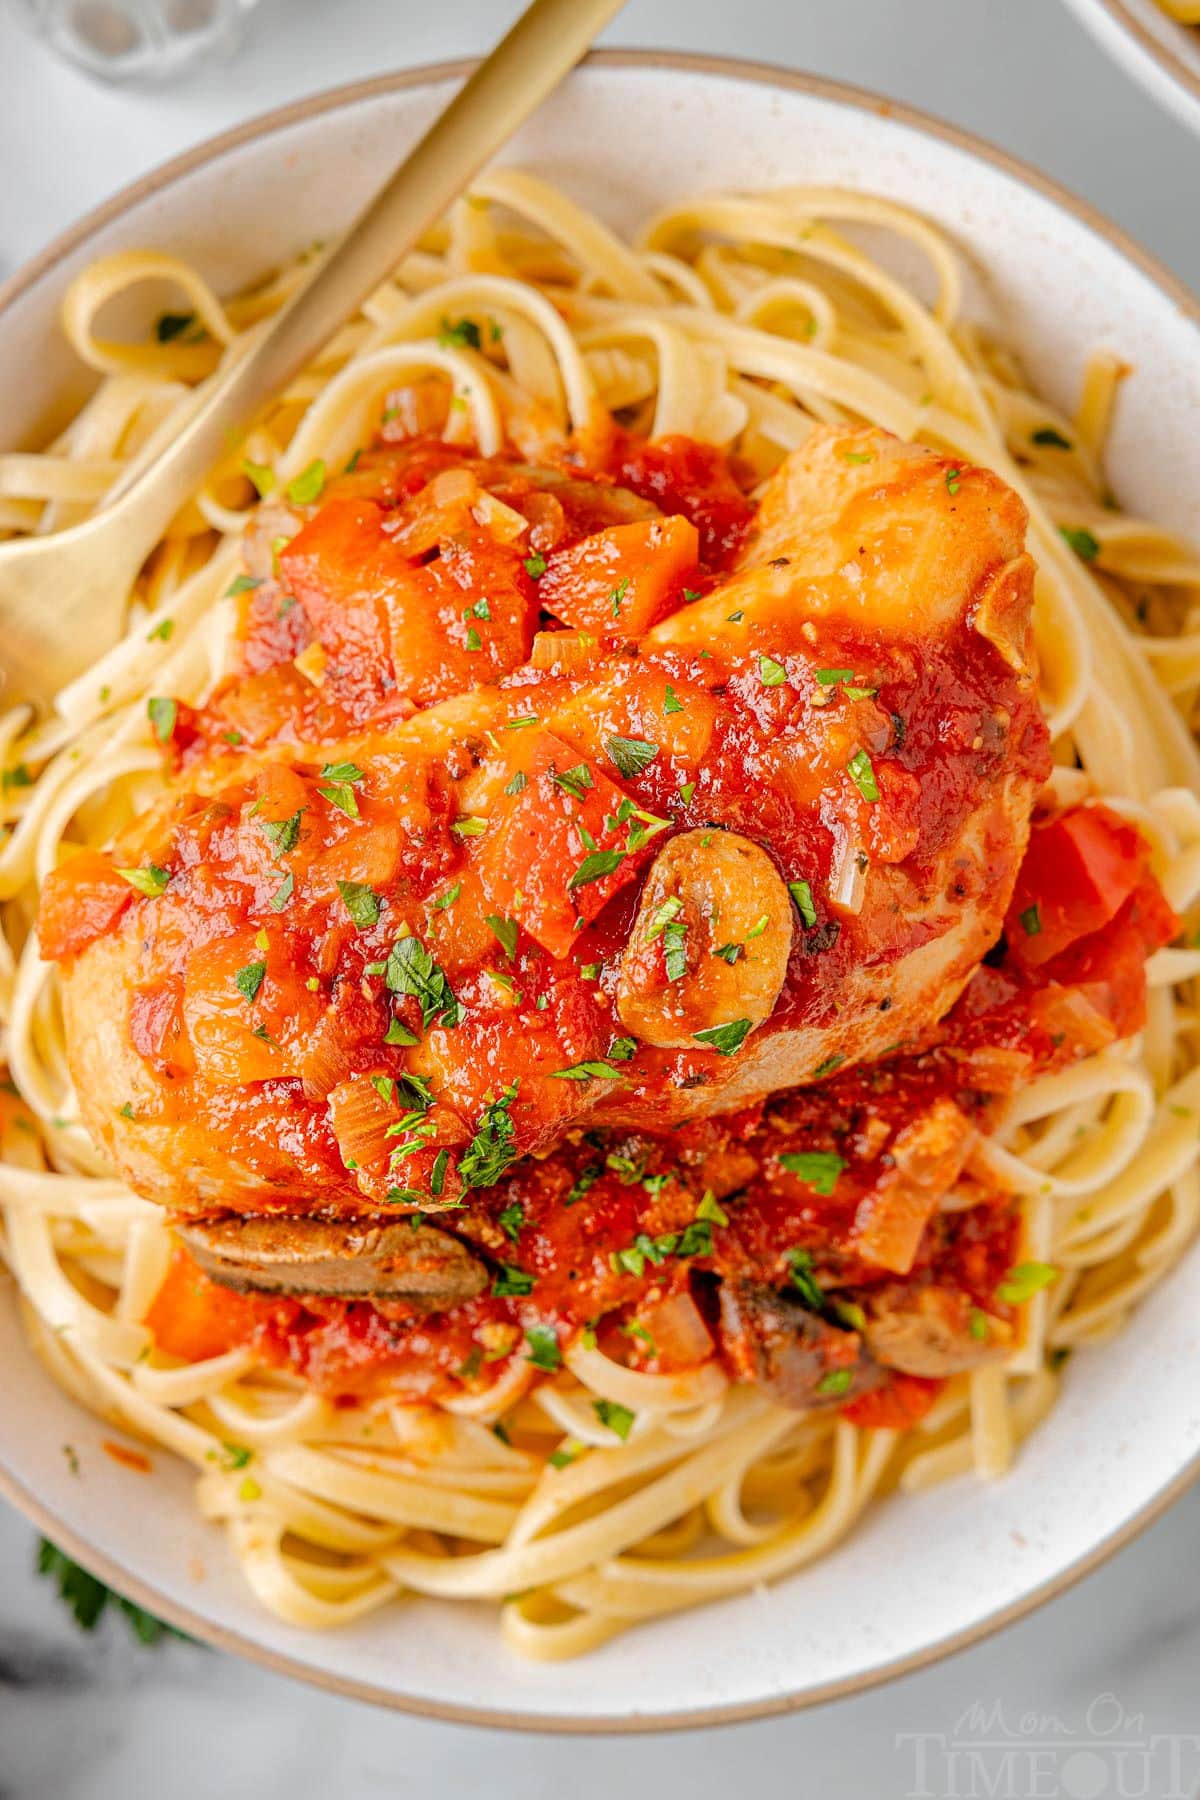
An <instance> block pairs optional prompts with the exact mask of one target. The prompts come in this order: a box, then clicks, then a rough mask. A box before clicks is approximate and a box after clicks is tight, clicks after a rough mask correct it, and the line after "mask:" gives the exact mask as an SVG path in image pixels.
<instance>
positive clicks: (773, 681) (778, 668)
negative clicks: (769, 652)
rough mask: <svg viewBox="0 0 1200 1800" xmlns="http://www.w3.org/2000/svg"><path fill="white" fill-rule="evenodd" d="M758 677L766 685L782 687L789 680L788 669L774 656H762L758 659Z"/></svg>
mask: <svg viewBox="0 0 1200 1800" xmlns="http://www.w3.org/2000/svg"><path fill="white" fill-rule="evenodd" d="M758 678H759V680H760V681H761V682H762V684H763V686H764V687H782V686H783V683H784V682H785V681H786V680H787V670H786V669H785V668H784V666H783V664H782V663H781V662H776V661H775V658H774V657H773V656H760V657H759V659H758Z"/></svg>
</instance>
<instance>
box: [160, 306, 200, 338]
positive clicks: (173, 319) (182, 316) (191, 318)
mask: <svg viewBox="0 0 1200 1800" xmlns="http://www.w3.org/2000/svg"><path fill="white" fill-rule="evenodd" d="M195 323H196V315H195V313H190V312H187V313H160V314H159V316H158V318H157V319H156V320H155V322H154V335H155V337H156V338H157V339H158V341H159V343H160V344H169V343H170V342H171V341H172V339H173V338H177V337H182V336H183V334H184V332H185V331H189V330H190V329H191V327H192V326H193V325H194V324H195Z"/></svg>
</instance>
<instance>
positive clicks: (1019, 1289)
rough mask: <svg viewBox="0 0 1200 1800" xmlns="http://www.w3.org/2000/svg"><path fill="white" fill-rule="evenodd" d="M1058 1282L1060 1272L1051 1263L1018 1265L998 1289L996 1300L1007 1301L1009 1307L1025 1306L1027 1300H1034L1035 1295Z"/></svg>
mask: <svg viewBox="0 0 1200 1800" xmlns="http://www.w3.org/2000/svg"><path fill="white" fill-rule="evenodd" d="M1057 1280H1058V1270H1057V1269H1055V1268H1052V1267H1051V1265H1050V1264H1049V1263H1043V1262H1027V1263H1018V1264H1017V1265H1016V1267H1015V1268H1013V1269H1010V1270H1009V1271H1008V1274H1007V1275H1006V1276H1005V1277H1004V1280H1003V1281H1002V1282H1001V1283H1000V1286H999V1287H998V1288H997V1289H996V1298H997V1299H998V1300H1005V1301H1007V1302H1008V1304H1009V1306H1023V1305H1024V1303H1025V1301H1026V1300H1032V1299H1033V1296H1034V1295H1035V1294H1038V1293H1040V1292H1041V1290H1042V1289H1043V1288H1046V1287H1049V1286H1050V1283H1051V1282H1052V1281H1057Z"/></svg>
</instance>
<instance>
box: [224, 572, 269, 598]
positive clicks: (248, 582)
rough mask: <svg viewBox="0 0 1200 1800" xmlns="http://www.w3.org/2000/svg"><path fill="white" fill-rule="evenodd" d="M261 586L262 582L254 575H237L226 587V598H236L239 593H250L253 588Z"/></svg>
mask: <svg viewBox="0 0 1200 1800" xmlns="http://www.w3.org/2000/svg"><path fill="white" fill-rule="evenodd" d="M261 586H262V582H261V581H256V580H255V579H254V577H253V575H235V576H234V578H233V580H232V581H231V582H230V584H229V586H228V587H227V588H226V589H225V599H226V600H236V598H237V596H238V595H239V594H248V593H250V591H251V590H252V589H253V588H259V587H261Z"/></svg>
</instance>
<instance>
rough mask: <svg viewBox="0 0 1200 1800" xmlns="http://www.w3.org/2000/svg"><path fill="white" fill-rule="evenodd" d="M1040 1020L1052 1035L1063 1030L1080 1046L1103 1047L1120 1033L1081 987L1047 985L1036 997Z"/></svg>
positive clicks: (1035, 1001)
mask: <svg viewBox="0 0 1200 1800" xmlns="http://www.w3.org/2000/svg"><path fill="white" fill-rule="evenodd" d="M1033 1010H1034V1013H1035V1014H1036V1016H1037V1019H1038V1023H1039V1024H1041V1025H1044V1026H1045V1028H1046V1030H1047V1031H1048V1032H1050V1033H1051V1035H1052V1036H1054V1037H1057V1036H1058V1035H1059V1033H1060V1032H1061V1033H1062V1034H1063V1035H1064V1036H1065V1037H1066V1038H1067V1039H1068V1041H1069V1042H1070V1043H1072V1044H1076V1045H1078V1047H1079V1048H1080V1049H1081V1050H1087V1051H1089V1052H1090V1051H1093V1050H1103V1049H1105V1048H1106V1047H1107V1046H1108V1045H1109V1044H1111V1043H1112V1042H1113V1040H1114V1038H1115V1037H1116V1035H1117V1030H1116V1026H1115V1025H1114V1024H1113V1022H1112V1020H1111V1019H1110V1018H1108V1016H1107V1015H1106V1014H1105V1013H1103V1012H1101V1011H1100V1009H1099V1007H1097V1006H1094V1005H1093V1004H1092V1002H1091V1001H1090V1000H1089V999H1088V997H1087V994H1086V993H1085V992H1084V990H1083V989H1082V988H1066V987H1059V986H1058V985H1057V984H1054V985H1052V986H1050V987H1048V988H1044V989H1043V990H1042V992H1041V993H1040V994H1038V995H1037V997H1036V998H1035V1000H1034V1003H1033Z"/></svg>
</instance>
